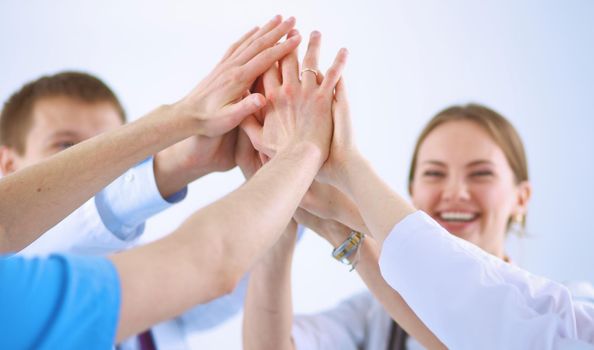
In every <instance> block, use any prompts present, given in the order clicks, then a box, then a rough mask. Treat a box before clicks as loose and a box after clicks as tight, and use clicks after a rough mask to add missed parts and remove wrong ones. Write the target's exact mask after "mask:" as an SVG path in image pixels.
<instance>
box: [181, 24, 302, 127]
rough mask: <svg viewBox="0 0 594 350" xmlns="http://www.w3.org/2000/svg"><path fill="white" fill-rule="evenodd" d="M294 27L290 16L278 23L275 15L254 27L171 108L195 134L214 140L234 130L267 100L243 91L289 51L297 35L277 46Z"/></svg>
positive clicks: (295, 43)
mask: <svg viewBox="0 0 594 350" xmlns="http://www.w3.org/2000/svg"><path fill="white" fill-rule="evenodd" d="M294 25H295V19H294V18H293V17H291V18H289V19H287V20H286V21H284V22H281V17H280V16H275V17H274V18H273V19H272V20H271V21H270V22H268V23H267V24H266V25H264V26H263V27H262V28H258V27H256V28H254V29H252V30H250V31H249V32H247V33H246V34H244V35H243V36H242V37H241V38H240V39H239V40H238V41H237V42H236V43H234V44H233V45H231V47H230V48H229V49H228V50H227V53H226V54H225V55H224V56H223V58H222V60H221V61H220V62H219V64H217V66H216V67H215V69H214V70H213V71H212V72H211V73H210V74H209V75H208V76H207V77H206V78H205V79H204V80H202V82H201V83H200V84H198V86H197V87H196V88H194V89H193V90H192V91H191V92H190V93H189V94H188V95H187V96H186V97H184V98H183V99H181V100H180V101H179V102H177V103H175V104H174V105H173V109H174V111H175V112H176V114H180V115H185V116H190V117H192V118H194V119H195V120H196V121H197V122H198V123H197V130H196V134H198V135H202V136H209V137H215V136H220V135H223V134H225V133H226V132H228V131H230V130H232V129H233V128H234V127H236V126H237V125H238V124H239V123H240V122H241V121H242V120H243V119H244V118H245V117H246V116H248V115H250V114H252V113H254V112H255V111H257V110H259V109H260V108H262V107H263V106H264V105H265V103H266V99H265V98H264V96H262V95H261V94H246V91H248V89H249V88H250V86H251V85H252V84H253V83H254V81H255V80H256V79H257V78H258V76H260V75H262V74H263V73H264V72H265V71H266V70H267V69H268V67H270V66H271V65H273V64H274V63H275V62H277V61H278V60H279V59H281V58H283V57H284V56H285V55H287V54H288V53H290V52H292V51H293V50H294V49H295V48H296V47H297V46H298V45H299V42H300V40H301V37H300V36H299V35H294V36H292V37H291V38H290V39H287V40H286V41H284V42H282V43H280V44H278V45H277V43H278V41H279V40H280V39H281V38H282V37H283V36H285V35H286V34H287V33H288V32H289V31H290V30H291V29H292V28H293V26H294Z"/></svg>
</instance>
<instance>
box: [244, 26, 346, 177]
mask: <svg viewBox="0 0 594 350" xmlns="http://www.w3.org/2000/svg"><path fill="white" fill-rule="evenodd" d="M297 35H298V33H297V31H295V30H293V31H291V32H290V33H289V35H288V38H289V39H287V40H291V39H290V38H292V37H295V36H297ZM320 38H321V35H320V33H319V32H313V33H312V35H311V37H310V42H309V46H308V50H307V53H306V55H305V58H304V69H305V68H308V69H309V70H306V71H303V73H302V74H303V76H302V80H300V79H299V63H298V60H297V51H296V50H295V51H293V52H291V53H290V54H288V55H287V56H286V57H285V58H283V59H282V60H280V62H279V64H278V66H277V65H272V66H271V67H270V68H269V69H268V70H267V71H266V72H265V73H264V75H263V77H262V82H263V86H264V93H265V95H266V98H267V100H268V103H267V105H266V107H265V108H264V109H263V111H262V112H263V113H264V118H263V119H264V125H263V126H262V125H261V124H260V122H259V121H258V119H257V118H256V117H255V116H251V117H248V118H246V120H245V121H244V122H243V123H242V128H243V129H244V130H245V131H246V133H247V134H248V135H249V137H250V139H251V141H252V144H253V145H254V147H255V148H256V149H257V150H258V151H260V152H262V153H263V154H265V155H266V156H267V157H273V156H274V154H276V153H277V152H280V151H282V150H283V149H285V148H287V147H291V145H293V144H296V143H306V144H310V145H313V146H315V148H316V149H318V150H319V152H320V159H321V161H322V162H324V161H325V160H326V158H327V157H328V151H329V148H330V141H331V137H332V128H333V126H332V100H333V97H334V95H333V92H334V88H335V86H336V84H337V82H338V81H339V79H340V76H341V74H342V70H343V68H344V66H345V64H346V57H347V51H346V50H345V49H341V50H340V51H339V52H338V54H337V56H336V59H335V61H334V63H333V65H332V66H331V67H330V69H329V70H328V71H327V73H326V77H325V78H324V79H323V81H320V80H321V79H318V78H319V76H318V74H317V73H316V72H317V66H318V56H319V48H320ZM312 70H313V71H312ZM320 165H321V164H320Z"/></svg>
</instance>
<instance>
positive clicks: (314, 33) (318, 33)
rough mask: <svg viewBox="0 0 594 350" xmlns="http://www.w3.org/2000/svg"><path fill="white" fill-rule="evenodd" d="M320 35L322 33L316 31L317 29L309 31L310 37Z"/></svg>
mask: <svg viewBox="0 0 594 350" xmlns="http://www.w3.org/2000/svg"><path fill="white" fill-rule="evenodd" d="M321 35H322V33H320V32H319V31H317V30H314V31H313V32H311V37H312V38H316V37H319V36H321Z"/></svg>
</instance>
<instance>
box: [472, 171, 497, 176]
mask: <svg viewBox="0 0 594 350" xmlns="http://www.w3.org/2000/svg"><path fill="white" fill-rule="evenodd" d="M470 176H472V177H478V178H483V177H489V176H493V172H492V171H491V170H482V171H474V172H472V173H470Z"/></svg>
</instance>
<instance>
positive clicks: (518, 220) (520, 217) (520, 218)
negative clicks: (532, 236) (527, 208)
mask: <svg viewBox="0 0 594 350" xmlns="http://www.w3.org/2000/svg"><path fill="white" fill-rule="evenodd" d="M512 221H513V222H514V224H517V225H522V226H523V225H524V214H520V213H518V214H515V215H514V216H513V219H512Z"/></svg>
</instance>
